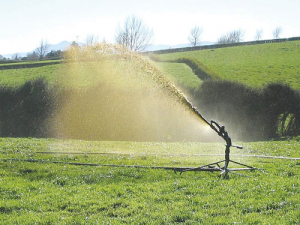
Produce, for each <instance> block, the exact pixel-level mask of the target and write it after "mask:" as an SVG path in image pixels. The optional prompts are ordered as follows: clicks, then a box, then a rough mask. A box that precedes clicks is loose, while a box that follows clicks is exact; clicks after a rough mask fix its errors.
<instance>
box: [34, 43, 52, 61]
mask: <svg viewBox="0 0 300 225" xmlns="http://www.w3.org/2000/svg"><path fill="white" fill-rule="evenodd" d="M49 47H50V45H49V44H48V42H47V40H44V39H42V40H41V41H40V45H39V47H38V48H37V49H36V52H37V54H38V56H39V59H43V58H45V56H46V54H47V53H48V51H49Z"/></svg>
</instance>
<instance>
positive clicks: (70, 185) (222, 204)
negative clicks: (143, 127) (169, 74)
mask: <svg viewBox="0 0 300 225" xmlns="http://www.w3.org/2000/svg"><path fill="white" fill-rule="evenodd" d="M239 144H243V145H244V147H245V148H244V149H243V150H236V149H232V153H231V154H232V159H233V160H236V161H239V162H242V163H246V164H248V165H251V166H255V167H258V168H261V169H264V172H259V171H254V172H244V173H243V174H245V175H247V176H250V177H244V176H239V175H235V174H231V175H230V179H228V180H224V179H220V178H219V177H218V175H219V173H209V172H185V173H183V174H181V175H180V174H179V173H177V174H176V173H174V172H173V171H172V170H163V169H148V168H123V167H110V166H83V165H70V164H67V162H72V163H98V164H116V165H145V166H179V167H184V166H200V165H203V164H206V163H210V162H214V161H216V160H219V159H223V150H224V145H223V143H184V142H181V143H163V142H161V143H156V142H152V143H149V142H96V141H95V142H91V141H79V140H55V139H14V138H2V139H0V150H1V161H0V165H1V172H0V180H1V187H0V194H1V200H0V211H1V214H0V223H1V224H177V223H178V224H199V223H202V224H298V223H299V222H300V200H299V199H300V183H299V176H300V174H299V167H300V161H299V160H288V159H274V158H273V159H272V158H255V157H241V156H237V154H244V155H252V156H253V155H275V156H290V157H299V149H300V142H299V140H298V141H297V139H294V140H290V141H272V142H255V143H239ZM41 152H48V154H45V153H44V154H43V153H41ZM49 152H52V153H53V154H49ZM55 152H60V154H58V153H56V154H55ZM63 152H64V153H68V152H69V153H71V152H72V153H85V154H62V153H63ZM95 153H106V154H95ZM113 153H117V154H113ZM200 154H216V155H213V156H207V155H206V156H205V155H200ZM218 154H220V155H218ZM24 159H27V160H28V159H30V160H37V161H35V162H28V161H22V160H24ZM53 161H56V162H57V163H53ZM58 162H61V163H58Z"/></svg>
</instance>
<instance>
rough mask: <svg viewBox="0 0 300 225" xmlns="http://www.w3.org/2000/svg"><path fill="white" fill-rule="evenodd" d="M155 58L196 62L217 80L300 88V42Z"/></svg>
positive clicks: (181, 53) (171, 54) (157, 56)
mask: <svg viewBox="0 0 300 225" xmlns="http://www.w3.org/2000/svg"><path fill="white" fill-rule="evenodd" d="M154 57H155V58H156V59H159V60H162V61H173V62H174V61H176V60H179V59H183V58H185V59H190V60H193V61H195V60H196V61H199V62H201V63H202V64H203V65H204V66H205V67H207V68H208V69H209V70H210V71H211V72H212V73H213V77H216V75H217V77H219V78H220V79H225V80H231V81H237V82H240V83H243V84H246V85H248V86H250V87H263V86H264V85H266V84H268V83H271V82H279V83H284V84H288V85H290V86H291V87H292V88H294V89H300V63H299V58H300V41H290V42H282V43H268V44H261V45H249V46H238V47H228V48H219V49H208V50H199V51H189V52H177V53H169V54H156V55H154ZM203 65H199V67H201V66H203ZM170 66H172V65H171V64H170Z"/></svg>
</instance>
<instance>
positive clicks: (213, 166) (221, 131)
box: [181, 120, 259, 178]
mask: <svg viewBox="0 0 300 225" xmlns="http://www.w3.org/2000/svg"><path fill="white" fill-rule="evenodd" d="M205 121H206V120H205ZM206 122H207V121H206ZM207 123H208V122H207ZM208 124H209V125H210V127H211V128H212V129H213V130H214V131H216V132H217V133H218V135H219V136H220V137H222V138H223V139H224V140H225V142H226V148H225V159H224V160H221V161H218V162H214V163H210V164H207V165H203V166H200V167H196V168H189V169H186V170H182V171H181V173H183V172H187V171H209V172H214V171H220V172H221V174H220V176H221V177H223V178H227V177H228V173H229V172H232V171H242V170H259V169H258V168H255V167H252V166H248V165H246V164H242V163H239V162H235V161H233V160H231V159H230V157H229V155H230V147H235V148H239V149H242V148H243V147H242V146H238V145H232V142H231V138H230V137H229V135H228V133H227V132H226V131H225V126H220V125H219V124H218V123H217V122H216V121H214V120H212V121H211V123H208ZM230 162H231V163H235V164H238V165H241V166H244V168H228V166H229V163H230ZM220 163H225V165H224V166H223V167H221V166H220ZM232 173H233V172H232ZM239 175H241V174H239Z"/></svg>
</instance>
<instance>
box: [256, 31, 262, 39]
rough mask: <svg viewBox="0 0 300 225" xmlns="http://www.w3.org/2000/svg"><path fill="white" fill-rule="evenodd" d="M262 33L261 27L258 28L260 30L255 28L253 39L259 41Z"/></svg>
mask: <svg viewBox="0 0 300 225" xmlns="http://www.w3.org/2000/svg"><path fill="white" fill-rule="evenodd" d="M262 34H263V30H262V29H260V30H256V34H255V40H256V41H259V40H261V38H262Z"/></svg>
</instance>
